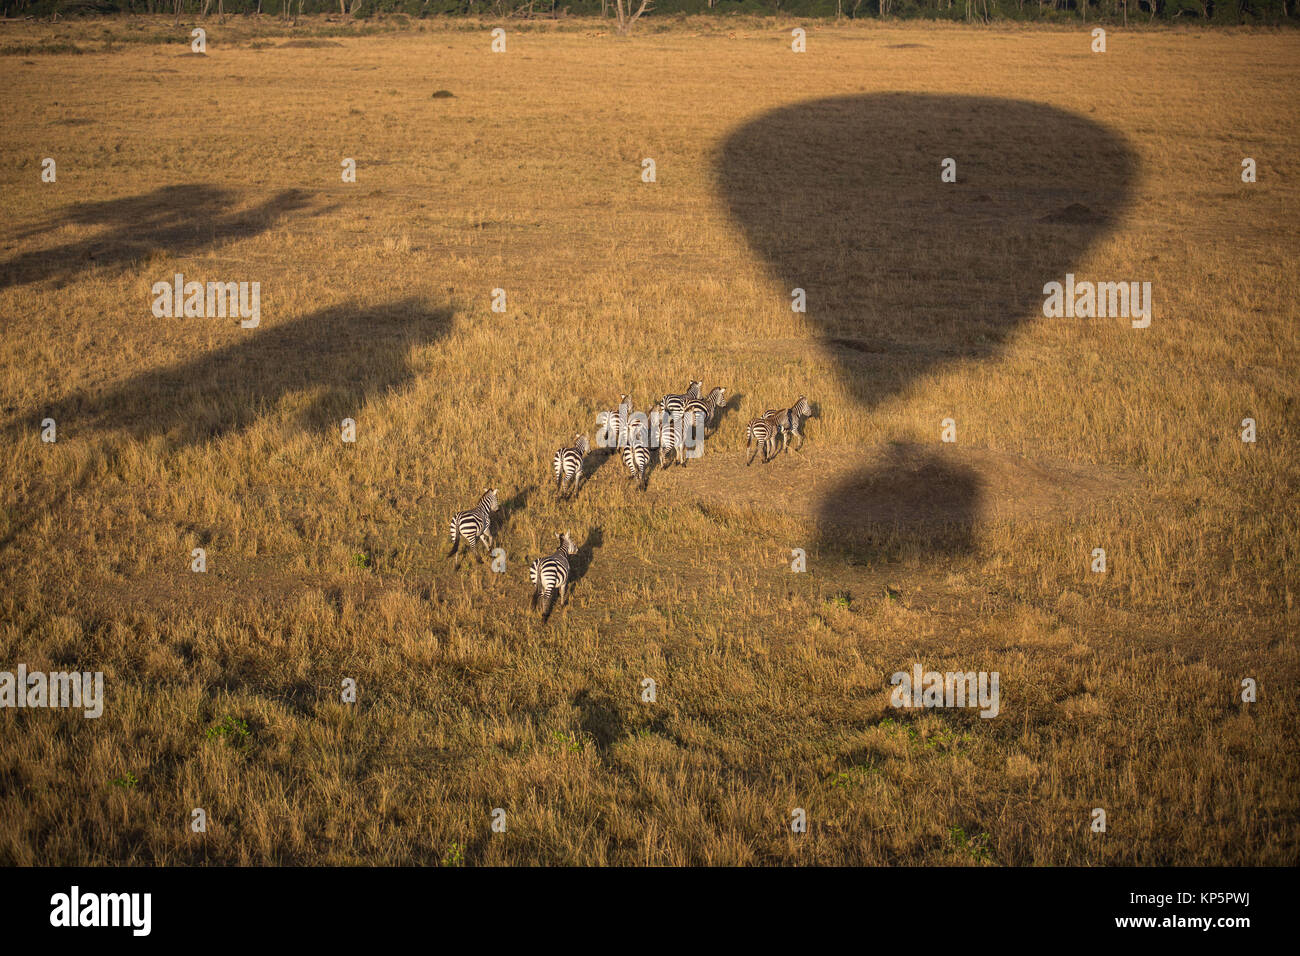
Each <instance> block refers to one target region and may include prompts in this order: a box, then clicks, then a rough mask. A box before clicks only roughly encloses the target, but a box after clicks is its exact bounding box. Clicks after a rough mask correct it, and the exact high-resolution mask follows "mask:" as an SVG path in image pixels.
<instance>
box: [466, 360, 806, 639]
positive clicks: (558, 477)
mask: <svg viewBox="0 0 1300 956" xmlns="http://www.w3.org/2000/svg"><path fill="white" fill-rule="evenodd" d="M703 389H704V383H703V382H700V381H692V382H691V383H690V384H689V385H688V386H687V388H686V391H684V392H682V393H681V394H679V395H665V396H664V397H663V399H662V400H660V401H659V402H658V403H657V404H655V406H654V407H653V408H651V409H650V411H649V412H648V413H645V412H637V411H636V410H635V409H634V407H633V405H632V402H631V400H630V399H629V398H628V396H627V395H622V396H620V397H619V402H618V408H617V409H615V410H612V411H605V412H601V413H600V414H599V415H597V416H596V424H597V427H598V429H599V433H598V436H597V444H599V445H601V446H602V447H603V448H605V449H607V450H608V452H609V453H613V452H614V451H615V450H617V451H618V453H619V456H620V457H621V458H622V460H623V466H624V467H625V468H626V469H627V471H628V476H629V477H631V478H635V479H636V481H637V484H638V485H639V486H640V488H641V490H642V491H645V490H646V488H647V486H648V485H649V481H650V471H651V470H652V464H651V463H652V461H653V452H654V450H655V449H658V452H659V461H660V463H661V467H663V468H668V467H669V466H670V465H672V464H674V463H676V464H678V465H681V466H682V467H685V466H686V459H687V458H690V457H699V456H700V455H702V454H703V453H704V439H705V438H707V437H708V435H709V434H710V432H709V429H710V427H711V426H712V427H713V429H714V431H716V426H717V419H718V417H719V412H720V411H721V409H723V408H725V407H726V406H727V398H726V392H727V390H726V388H725V387H723V386H717V387H716V388H714V389H713V390H712V391H710V392H709V393H708V395H703ZM812 414H813V411H812V406H811V405H810V404H809V402H808V399H807V397H806V396H803V395H800V396H799V398H798V400H797V401H796V402H795V403H794V404H793V405H791V406H790V407H789V408H769V409H768V410H767V411H765V412H764V413H763V415H762V416H761V417H759V418H755V419H754V420H753V421H751V422H750V423H749V426H748V427H747V429H746V432H745V447H746V448H750V447H753V449H754V450H753V451H752V452H750V455H749V459H748V461H746V462H745V464H746V465H751V464H753V462H754V456H755V455H756V454H758V453H759V452H760V451H761V452H762V455H763V462H764V463H767V462H769V461H771V460H772V459H773V458H775V457H776V455H777V450H776V444H777V442H778V441H780V443H781V451H787V450H788V447H789V443H790V438H791V437H792V436H793V437H795V438H797V439H798V440H799V444H798V445H796V446H795V450H796V451H798V450H799V449H801V448H802V447H803V442H804V436H803V433H802V432H801V431H800V429H801V427H802V426H803V423H804V421H805V420H806V419H808V418H810V417H812ZM696 449H698V451H696ZM590 451H591V442H590V441H588V439H587V436H586V435H584V434H577V435H574V436H573V443H572V444H571V445H568V446H566V447H563V448H559V449H557V450H556V452H555V455H554V457H553V458H552V459H551V472H552V474H553V475H554V477H555V488H556V493H557V495H558V496H559V498H560V499H561V500H564V499H565V498H566V497H567V498H569V499H573V498H574V497H576V496H577V494H578V489H579V488H580V487H581V485H582V482H583V478H584V474H583V463H584V461H585V460H586V458H587V455H588V454H589V453H590ZM688 452H689V454H688ZM498 507H499V505H498V501H497V491H496V489H495V488H491V489H488V490H487V491H485V492H483V494H482V496H481V497H480V498H479V500H478V504H477V505H475V506H474V507H473V508H471V509H469V510H468V511H458V512H456V513H455V514H454V515H452V517H451V527H450V533H451V551H450V552H449V553H448V557H455V555H456V553H457V551H458V550H459V549H460V546H461V545H462V544H465V545H467V546H468V547H469V548H470V549H471V550H474V551H475V552H476V553H477V550H478V546H479V545H480V544H481V545H482V546H483V548H484V550H485V551H486V552H488V553H489V554H490V553H491V549H492V542H493V538H492V514H493V513H494V512H495V511H497V509H498ZM556 537H557V538H558V539H559V546H558V547H557V548H556V550H555V551H554V552H552V553H551V554H549V555H546V556H545V557H540V558H536V559H535V560H534V561H533V562H532V563H531V564H530V565H529V567H528V577H529V580H530V581H531V582H532V584H533V593H532V600H531V603H530V606H531V607H533V608H536V607H537V604H538V601H539V600H540V601H541V605H542V608H541V610H542V620H543V621H545V620H546V619H547V618H548V617H549V616H550V612H551V610H552V609H553V608H554V607H555V604H556V602H557V600H558V602H559V603H566V602H567V601H568V596H569V585H570V581H569V575H570V566H569V558H570V557H572V556H573V555H575V554H577V553H578V549H577V547H576V546H575V545H574V543H573V539H572V538H571V537H570V536H569V533H568V532H567V531H564V532H557V533H556ZM457 564H458V565H459V561H458V562H457Z"/></svg>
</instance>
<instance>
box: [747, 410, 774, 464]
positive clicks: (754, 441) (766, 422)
mask: <svg viewBox="0 0 1300 956" xmlns="http://www.w3.org/2000/svg"><path fill="white" fill-rule="evenodd" d="M780 414H781V412H780V411H779V410H778V411H775V412H767V413H765V414H764V415H763V417H762V418H755V419H754V420H753V421H752V422H750V423H749V427H748V428H746V429H745V447H746V448H748V447H749V446H750V445H753V446H754V450H753V451H751V452H750V453H749V461H747V462H745V464H746V466H748V465H752V464H753V463H754V456H755V455H756V454H758V452H759V451H760V450H762V452H763V463H764V464H766V463H767V462H768V461H769V460H770V458H771V457H772V456H774V455H775V454H776V449H775V445H776V436H777V435H778V434H779V433H780V427H781V426H780V424H779V423H778V422H777V416H778V415H780ZM769 450H770V453H769Z"/></svg>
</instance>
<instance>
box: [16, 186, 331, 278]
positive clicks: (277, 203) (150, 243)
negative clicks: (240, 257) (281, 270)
mask: <svg viewBox="0 0 1300 956" xmlns="http://www.w3.org/2000/svg"><path fill="white" fill-rule="evenodd" d="M240 198H241V197H240V194H239V193H238V192H236V191H234V190H230V189H224V188H222V187H219V186H211V185H207V184H203V183H195V184H187V185H180V186H163V187H160V188H158V189H155V190H153V191H152V192H148V193H145V194H143V195H140V196H127V197H124V198H120V199H109V200H104V201H100V202H81V203H75V204H73V205H71V206H68V207H66V208H63V209H60V210H59V211H58V213H57V214H56V215H54V216H52V217H51V218H50V219H49V220H47V221H45V222H42V223H40V224H38V225H35V226H32V227H30V228H28V229H25V230H23V231H21V232H18V233H16V234H15V238H17V239H27V238H31V237H33V236H37V235H41V234H43V233H46V232H49V231H51V230H54V229H58V228H59V227H62V226H67V225H77V226H92V227H94V226H102V227H104V228H103V229H102V230H101V231H100V232H98V233H96V234H95V235H93V236H90V237H88V238H85V239H78V240H75V241H72V242H65V243H63V244H61V245H57V246H53V247H52V248H49V249H40V250H35V251H32V252H25V253H22V254H21V255H17V256H14V257H12V258H10V259H7V260H5V261H4V262H0V289H4V288H9V287H10V286H17V285H26V284H29V283H33V282H40V281H43V280H46V279H52V280H56V281H59V282H69V281H71V280H72V279H74V278H75V277H76V276H77V275H78V274H79V273H81V272H84V271H89V270H90V269H96V268H99V269H102V268H110V269H119V270H120V269H124V268H126V267H128V266H130V265H132V264H133V263H136V262H139V261H141V260H143V259H147V258H149V257H150V256H152V255H154V254H156V253H164V254H166V255H168V256H189V255H194V254H195V253H197V252H200V251H201V250H203V249H206V248H209V247H211V246H214V245H216V244H217V243H225V242H233V241H237V240H240V239H248V238H250V237H252V236H256V235H259V234H260V233H263V232H265V231H267V230H268V229H271V228H274V227H275V226H276V225H277V224H279V223H280V222H281V221H282V220H283V219H284V218H285V217H286V216H288V215H290V214H293V213H297V212H301V211H302V210H304V209H306V208H307V207H308V206H309V205H310V198H309V194H308V193H306V192H303V191H302V190H298V189H285V190H282V191H280V192H278V193H276V194H275V195H273V196H271V197H270V198H268V199H265V200H263V201H261V202H258V203H255V204H254V205H252V206H249V207H247V208H245V209H236V208H235V207H236V206H237V205H238V204H239V202H240ZM333 208H336V207H333V206H331V207H328V208H326V209H318V210H315V211H313V212H312V213H311V214H312V215H321V214H322V213H324V212H328V211H330V210H332V209H333Z"/></svg>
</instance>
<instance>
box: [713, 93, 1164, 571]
mask: <svg viewBox="0 0 1300 956" xmlns="http://www.w3.org/2000/svg"><path fill="white" fill-rule="evenodd" d="M947 158H952V159H954V160H955V161H956V170H957V181H956V182H954V183H945V182H941V179H940V173H941V163H942V162H943V160H945V159H947ZM1136 168H1137V159H1136V155H1135V153H1134V151H1133V150H1132V148H1131V147H1130V146H1129V145H1128V143H1127V142H1126V141H1125V140H1124V138H1123V137H1122V136H1120V134H1118V133H1116V132H1114V131H1111V130H1108V129H1106V128H1105V127H1103V126H1100V125H1099V124H1097V123H1095V122H1093V121H1092V120H1089V119H1087V118H1085V117H1082V116H1078V115H1076V114H1073V113H1068V112H1065V111H1063V110H1060V109H1057V108H1055V107H1052V106H1047V105H1045V104H1040V103H1030V102H1025V101H1019V100H1009V99H995V98H990V97H978V96H957V95H932V94H921V93H882V94H870V95H858V96H837V97H831V98H827V99H820V100H815V101H811V102H804V103H798V104H795V105H793V106H789V107H784V108H781V109H778V110H774V111H772V112H769V113H765V114H763V115H761V116H759V117H757V118H756V119H754V120H751V121H750V122H748V123H746V124H744V125H743V126H741V127H740V128H738V129H737V130H735V131H734V132H733V133H731V134H730V135H729V136H728V137H727V139H726V140H725V142H724V143H723V144H722V147H721V149H720V152H719V155H718V157H717V160H716V171H717V176H718V191H719V194H720V196H721V198H722V201H723V203H724V204H725V206H726V208H727V209H728V210H729V211H730V213H731V215H732V216H733V217H734V219H735V221H736V222H737V223H738V224H739V225H740V227H741V229H742V230H743V231H744V234H745V236H746V238H747V240H748V242H749V244H750V245H751V246H752V248H753V249H754V250H755V251H756V252H758V253H759V255H760V256H761V257H762V258H763V260H764V261H765V262H766V264H767V266H768V267H769V269H770V271H771V272H772V273H773V275H774V276H775V277H776V278H777V279H779V280H780V281H781V282H782V284H783V285H784V286H785V288H786V289H788V290H792V289H795V288H802V289H804V290H806V292H807V297H808V313H807V318H808V320H809V322H810V323H811V324H812V325H813V326H814V327H815V328H816V330H817V332H818V334H819V336H820V338H821V339H822V342H823V344H824V345H825V347H826V349H827V351H828V353H829V354H830V355H831V356H832V357H833V358H834V360H835V363H836V367H837V369H838V372H839V374H840V376H841V378H842V380H843V382H844V384H845V385H846V387H847V388H848V390H849V393H850V395H851V396H852V398H853V401H854V402H855V403H856V404H857V406H858V407H859V409H860V411H861V413H862V414H864V415H869V414H870V413H871V412H872V411H873V410H874V409H876V408H878V407H879V406H880V405H881V404H882V403H883V402H885V401H887V400H888V399H891V398H893V397H895V396H896V395H898V394H899V393H900V392H902V391H904V390H906V389H909V388H912V387H913V386H914V385H915V384H916V383H917V382H918V380H920V379H923V378H924V377H926V376H929V375H931V374H933V373H934V372H935V371H936V370H937V369H939V368H941V367H942V366H944V365H945V364H947V363H952V362H958V361H964V360H969V359H980V360H994V359H996V358H997V356H998V355H999V354H1000V352H1001V351H1002V349H1003V348H1004V347H1005V346H1006V344H1007V343H1008V342H1009V341H1010V339H1011V337H1012V336H1013V335H1014V334H1015V333H1016V332H1017V330H1019V329H1020V328H1021V326H1022V325H1023V324H1024V323H1026V322H1027V321H1029V320H1031V319H1033V318H1035V317H1038V316H1041V314H1042V313H1041V307H1042V302H1043V286H1044V284H1045V283H1047V282H1050V281H1053V280H1055V281H1063V280H1064V277H1065V274H1066V273H1067V272H1071V271H1073V270H1074V267H1075V264H1076V263H1077V262H1079V260H1080V258H1081V257H1082V255H1083V254H1084V252H1085V251H1086V250H1087V249H1088V248H1089V246H1091V245H1092V244H1094V243H1095V242H1096V241H1097V240H1098V239H1099V238H1101V237H1102V236H1104V235H1106V234H1107V233H1108V232H1109V231H1110V230H1111V229H1112V228H1113V227H1114V225H1115V223H1116V222H1117V221H1118V219H1119V217H1120V215H1121V213H1122V212H1123V210H1124V207H1125V204H1126V203H1127V202H1128V200H1129V196H1130V192H1131V188H1132V183H1133V180H1134V176H1135V172H1136ZM1102 278H1104V279H1106V280H1110V279H1113V280H1115V281H1121V280H1126V279H1136V278H1139V277H1138V276H1106V277H1102ZM1085 321H1087V320H1085ZM797 334H798V332H797V331H796V330H793V329H792V332H791V335H792V336H797ZM1063 387H1066V388H1068V387H1069V386H1068V385H1066V384H1065V383H1063ZM808 397H809V399H810V401H814V402H815V401H816V399H817V396H815V395H809V396H808ZM770 399H771V401H770V403H769V404H771V405H773V406H776V405H778V404H779V403H780V402H782V401H785V400H786V398H785V397H784V396H770ZM767 400H768V397H765V398H764V401H767ZM943 403H944V399H943V397H942V396H936V408H935V422H934V425H935V440H936V446H935V448H933V449H928V450H926V452H925V455H926V457H928V458H929V459H930V461H929V462H928V463H927V462H917V461H915V460H912V461H910V464H909V467H908V468H907V469H904V470H902V471H898V470H896V469H895V468H894V467H893V465H892V463H891V462H890V461H889V460H888V458H886V460H884V461H876V462H874V463H871V462H868V461H867V458H866V454H865V452H864V462H863V469H862V471H861V472H860V473H859V474H857V475H855V476H853V477H852V478H850V479H848V480H847V481H846V482H845V483H844V484H843V485H842V486H841V487H840V488H838V489H836V490H834V491H832V492H831V493H830V494H828V495H827V496H826V497H825V498H824V500H823V501H822V503H821V506H820V508H821V515H820V521H819V524H820V526H821V527H822V528H823V534H824V537H825V539H826V540H827V542H832V541H834V542H837V543H840V544H844V543H848V544H850V545H852V544H854V543H856V541H858V540H860V537H861V533H862V530H863V528H868V527H871V526H873V525H892V526H893V528H894V529H895V530H896V531H898V530H901V531H902V532H903V533H904V534H910V535H911V537H912V538H914V543H915V544H916V545H918V546H919V547H920V548H921V549H922V550H929V551H961V550H966V549H969V547H970V546H971V536H970V530H971V528H972V526H973V523H974V520H975V517H976V514H977V512H978V510H979V505H980V498H981V493H980V488H981V485H982V482H981V479H980V476H979V475H978V474H976V473H975V472H974V471H973V470H972V469H970V468H969V467H967V466H965V465H963V464H961V463H960V462H958V461H955V460H952V458H953V456H947V459H948V460H945V456H944V455H943V454H942V449H940V448H939V447H938V435H939V422H940V419H941V418H942V417H945V416H947V415H948V414H949V412H950V410H949V409H947V408H946V407H943ZM958 424H959V427H960V423H958ZM863 487H871V488H875V489H881V488H889V489H892V492H891V495H890V496H889V497H890V498H891V499H892V500H891V503H890V504H889V506H888V507H887V508H884V509H879V508H877V507H876V505H875V499H873V498H872V497H870V496H864V495H862V494H860V493H858V490H857V489H860V488H863ZM903 503H906V505H907V506H906V507H903ZM939 526H942V527H943V528H944V531H943V533H942V534H939V535H934V534H932V533H931V529H932V528H934V527H939ZM953 527H957V528H960V529H964V532H962V533H958V534H956V535H954V534H953V533H952V529H953Z"/></svg>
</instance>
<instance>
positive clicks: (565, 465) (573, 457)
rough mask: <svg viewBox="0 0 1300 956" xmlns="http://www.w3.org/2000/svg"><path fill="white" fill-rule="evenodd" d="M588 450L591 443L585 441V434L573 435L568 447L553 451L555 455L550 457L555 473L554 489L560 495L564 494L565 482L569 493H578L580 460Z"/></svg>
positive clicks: (580, 471)
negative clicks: (571, 442)
mask: <svg viewBox="0 0 1300 956" xmlns="http://www.w3.org/2000/svg"><path fill="white" fill-rule="evenodd" d="M590 450H591V443H590V442H589V441H587V436H586V435H574V436H573V444H572V445H571V446H570V447H568V448H560V449H558V450H557V451H556V452H555V457H554V458H552V459H551V471H552V473H554V475H555V490H556V491H557V492H559V494H560V496H561V497H563V496H564V486H565V484H566V483H568V484H569V492H570V494H571V495H576V494H577V493H578V485H579V484H581V483H582V460H583V459H584V458H585V457H586V456H587V452H588V451H590Z"/></svg>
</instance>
